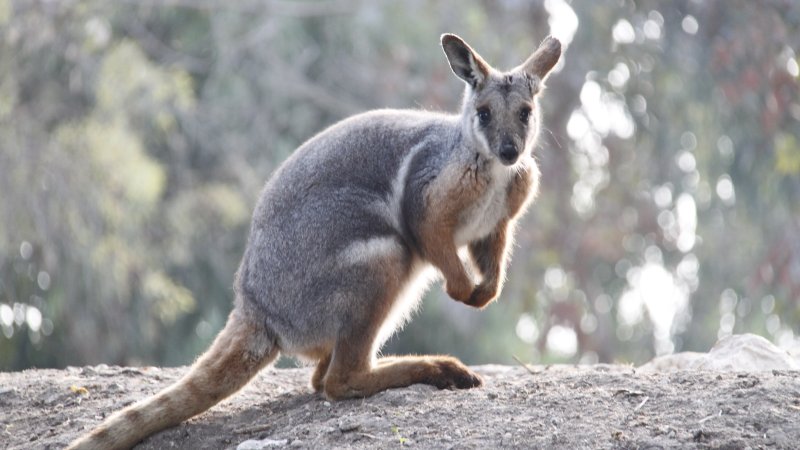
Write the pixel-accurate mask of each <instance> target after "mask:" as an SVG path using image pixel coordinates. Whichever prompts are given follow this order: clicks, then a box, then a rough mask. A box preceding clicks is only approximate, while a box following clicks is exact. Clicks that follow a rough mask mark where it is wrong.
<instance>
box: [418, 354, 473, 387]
mask: <svg viewBox="0 0 800 450" xmlns="http://www.w3.org/2000/svg"><path fill="white" fill-rule="evenodd" d="M435 364H436V367H437V369H438V372H439V373H438V374H436V375H435V376H434V377H433V378H432V379H431V380H430V383H429V384H432V385H433V386H436V387H437V388H439V389H471V388H476V387H481V386H483V378H481V377H480V375H478V374H477V373H475V372H473V371H471V370H469V369H468V368H467V366H465V365H464V364H463V363H462V362H461V361H459V360H457V359H455V358H452V359H450V358H448V359H441V360H438V361H436V363H435Z"/></svg>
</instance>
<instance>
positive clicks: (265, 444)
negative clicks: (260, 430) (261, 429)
mask: <svg viewBox="0 0 800 450" xmlns="http://www.w3.org/2000/svg"><path fill="white" fill-rule="evenodd" d="M287 444H289V440H288V439H248V440H246V441H244V442H242V443H241V444H239V445H237V446H236V450H261V449H264V448H273V447H285V446H286V445H287Z"/></svg>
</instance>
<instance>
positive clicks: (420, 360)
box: [325, 356, 483, 400]
mask: <svg viewBox="0 0 800 450" xmlns="http://www.w3.org/2000/svg"><path fill="white" fill-rule="evenodd" d="M334 364H335V361H334ZM418 383H421V384H429V385H432V386H436V387H437V388H439V389H469V388H474V387H479V386H482V385H483V379H481V377H480V376H479V375H478V374H476V373H475V372H473V371H471V370H469V369H468V368H467V366H465V365H464V364H463V363H462V362H461V361H459V360H458V359H456V358H453V357H449V356H409V357H403V358H392V360H391V361H387V362H384V363H380V362H379V363H378V365H377V366H376V367H373V368H367V369H365V370H358V371H346V370H342V368H341V367H335V366H333V365H332V366H331V368H330V369H329V372H328V374H327V377H326V378H325V395H326V396H327V397H328V398H330V399H333V400H341V399H346V398H358V397H369V396H371V395H373V394H376V393H378V392H381V391H384V390H386V389H392V388H399V387H406V386H410V385H412V384H418Z"/></svg>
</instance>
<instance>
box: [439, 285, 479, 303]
mask: <svg viewBox="0 0 800 450" xmlns="http://www.w3.org/2000/svg"><path fill="white" fill-rule="evenodd" d="M445 290H446V291H447V295H449V296H450V298H452V299H453V300H458V301H459V302H461V303H467V301H469V298H470V296H471V295H472V292H473V291H474V290H475V289H474V287H473V286H470V285H468V284H456V283H452V284H451V283H447V284H446V286H445Z"/></svg>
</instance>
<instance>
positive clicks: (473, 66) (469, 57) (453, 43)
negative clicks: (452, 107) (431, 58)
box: [442, 34, 489, 89]
mask: <svg viewBox="0 0 800 450" xmlns="http://www.w3.org/2000/svg"><path fill="white" fill-rule="evenodd" d="M442 48H443V49H444V54H445V55H446V56H447V61H448V62H449V63H450V68H451V69H453V72H454V73H455V74H456V75H457V76H458V77H459V78H461V79H462V80H464V81H466V82H467V83H468V84H469V85H470V86H472V88H473V89H476V88H478V87H479V86H481V85H482V84H483V82H484V81H486V78H487V77H488V76H489V64H487V63H486V61H484V60H483V58H481V56H480V55H479V54H477V53H476V52H475V50H473V49H472V48H470V46H469V45H467V43H466V42H464V40H463V39H461V38H460V37H458V36H456V35H455V34H443V35H442Z"/></svg>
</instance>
